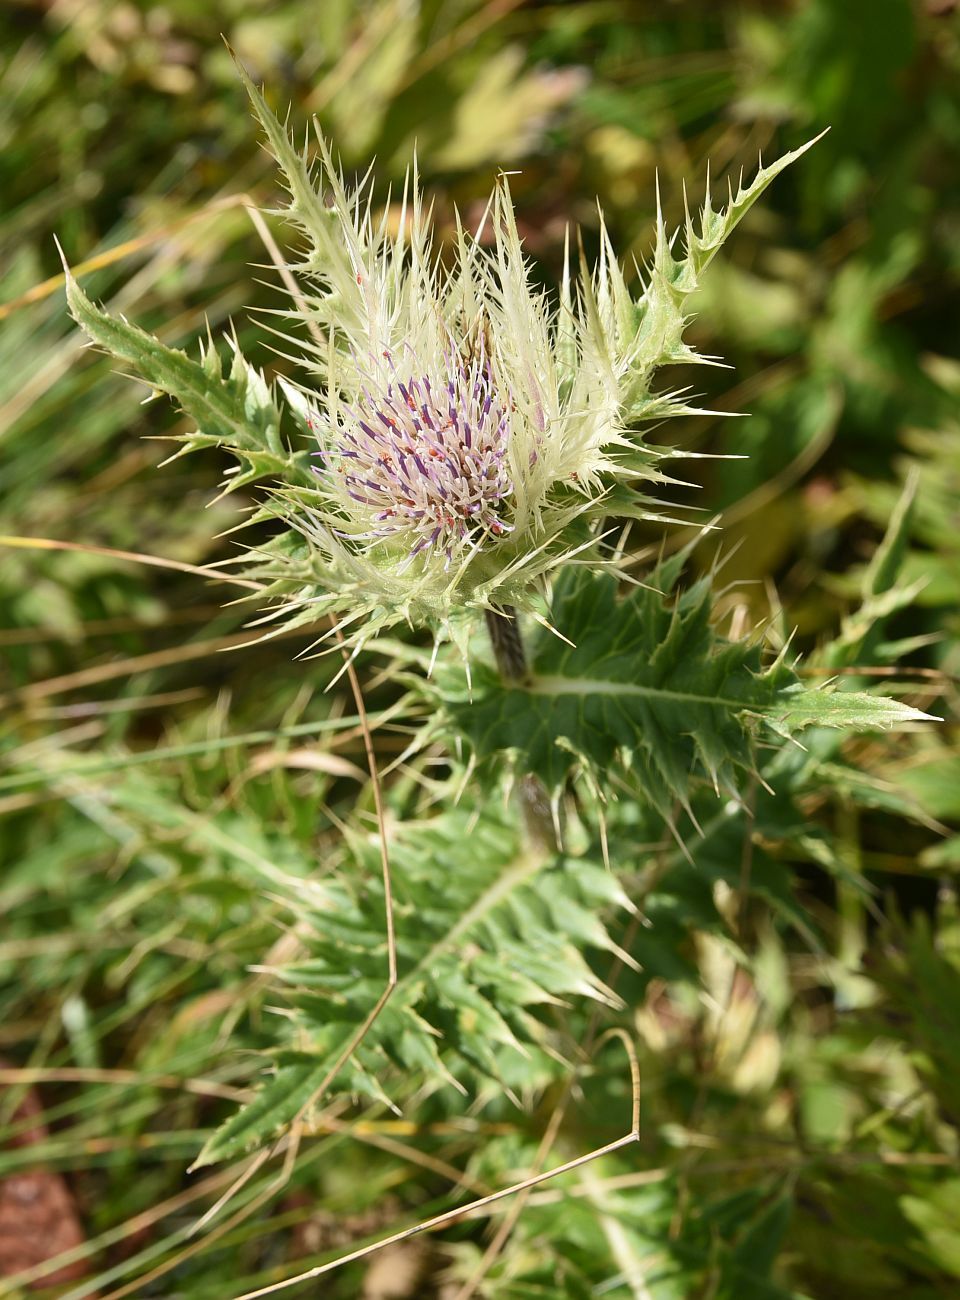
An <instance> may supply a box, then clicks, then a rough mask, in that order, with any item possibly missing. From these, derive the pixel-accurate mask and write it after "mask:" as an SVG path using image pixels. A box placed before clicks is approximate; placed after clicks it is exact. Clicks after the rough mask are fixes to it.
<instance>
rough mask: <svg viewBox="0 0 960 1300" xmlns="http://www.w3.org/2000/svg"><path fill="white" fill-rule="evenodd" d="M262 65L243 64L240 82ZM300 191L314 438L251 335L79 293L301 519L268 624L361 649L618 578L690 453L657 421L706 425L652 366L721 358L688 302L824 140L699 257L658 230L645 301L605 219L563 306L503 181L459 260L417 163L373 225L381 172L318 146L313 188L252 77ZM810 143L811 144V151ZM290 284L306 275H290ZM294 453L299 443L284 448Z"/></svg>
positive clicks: (299, 301) (724, 218)
mask: <svg viewBox="0 0 960 1300" xmlns="http://www.w3.org/2000/svg"><path fill="white" fill-rule="evenodd" d="M241 75H243V74H241ZM244 80H245V83H246V85H247V89H248V91H249V93H250V97H251V100H252V103H253V106H254V109H255V111H256V113H257V116H258V117H259V119H260V122H261V124H262V126H263V129H264V131H265V133H266V137H267V142H268V145H269V148H270V150H271V151H272V153H273V154H274V156H275V157H276V159H277V161H278V162H279V164H280V166H281V168H282V171H283V174H284V177H285V181H286V185H287V188H288V190H289V192H290V202H289V204H288V206H287V207H286V208H285V210H284V211H285V215H286V217H287V218H288V219H289V220H290V221H291V222H292V223H294V225H295V226H296V227H298V228H299V231H300V232H301V234H302V236H303V237H304V240H305V245H306V246H305V248H304V249H303V251H302V256H301V259H300V261H299V262H298V263H296V264H294V265H293V266H291V267H289V268H286V270H287V271H288V273H290V274H291V275H292V276H295V277H296V286H297V287H296V288H293V289H292V292H291V301H290V305H289V308H288V311H287V312H285V313H284V316H285V318H286V319H285V323H284V327H283V328H282V329H281V330H280V331H279V332H280V334H281V338H282V339H283V348H284V349H285V351H286V353H287V355H288V356H289V358H290V359H291V360H292V361H293V362H294V365H295V378H292V379H285V380H281V381H280V382H281V385H282V388H283V392H284V395H285V397H286V398H287V402H288V404H289V407H290V408H291V411H292V413H293V416H294V418H295V420H296V422H297V424H298V426H299V427H298V428H297V429H296V431H295V432H294V433H293V434H292V437H290V435H287V436H286V437H285V436H284V435H283V434H282V433H281V415H280V411H279V409H278V407H277V405H276V403H275V399H274V395H273V393H272V392H271V390H270V388H269V387H268V385H267V384H266V383H265V382H264V380H263V377H262V376H261V375H260V373H259V372H258V371H256V370H254V369H253V368H252V367H251V366H249V365H248V363H247V362H246V361H245V360H244V358H243V357H242V356H241V355H240V353H239V350H238V349H237V348H236V345H235V344H234V345H233V346H234V353H235V355H234V361H233V366H232V370H231V373H230V375H229V376H228V377H227V378H224V377H223V376H222V374H221V370H220V362H219V358H218V356H217V354H216V352H215V350H214V349H213V348H212V346H211V347H209V348H208V349H207V351H206V353H205V355H204V358H203V360H202V362H200V363H197V362H194V361H192V360H191V359H190V358H189V357H187V356H186V355H185V354H184V353H182V352H179V351H176V350H173V349H170V348H166V347H164V346H163V345H162V344H160V343H159V342H158V341H157V340H155V339H153V338H151V337H150V336H149V335H147V334H145V333H144V332H143V331H141V330H139V329H137V328H136V327H135V326H133V325H130V324H129V323H127V322H126V321H123V320H116V319H113V318H111V317H110V316H109V315H107V314H106V313H105V312H103V311H102V310H100V309H99V308H97V307H96V306H95V305H94V304H92V303H91V302H90V301H89V300H88V299H87V298H86V297H85V295H84V294H83V293H82V291H81V290H80V288H79V287H78V285H77V284H76V283H75V282H74V281H73V280H68V296H69V302H70V306H71V310H72V312H73V314H74V316H75V318H76V319H77V320H78V322H79V323H80V324H81V325H82V326H83V328H84V329H85V330H86V331H87V333H88V334H89V335H90V337H91V338H92V339H93V340H94V341H95V342H97V343H99V344H101V345H102V346H104V347H105V348H107V349H108V350H109V351H111V352H112V353H114V355H117V356H119V357H121V358H123V359H124V360H126V361H128V362H130V363H131V364H132V365H133V366H134V367H135V368H136V369H137V370H138V372H139V373H140V374H141V375H142V376H143V377H144V378H145V379H146V380H147V381H148V382H149V383H150V384H151V385H152V386H153V388H154V389H155V390H158V391H162V392H165V393H168V394H169V395H171V396H172V397H173V398H174V399H175V400H177V401H178V402H179V403H180V405H181V406H182V407H183V408H184V410H185V411H186V412H187V414H188V415H190V416H191V417H192V418H193V419H194V420H196V422H197V425H198V430H197V432H196V433H195V434H192V435H188V436H187V437H186V439H185V440H184V441H185V448H184V450H192V449H194V448H196V447H199V446H204V445H210V444H220V445H223V446H226V447H228V448H230V449H231V450H232V451H233V452H234V453H235V454H236V456H237V457H238V459H239V460H240V462H241V469H240V472H239V473H238V474H236V475H235V476H233V477H232V478H231V479H230V480H229V481H228V485H227V486H228V488H229V489H233V488H235V487H236V486H237V485H238V484H240V483H244V484H246V483H250V482H252V481H264V482H266V483H268V484H269V486H270V489H271V490H270V492H269V494H268V495H267V497H266V498H265V500H264V502H263V505H262V509H261V512H260V514H259V515H258V516H257V517H258V518H259V517H263V515H264V514H267V515H273V516H279V517H281V518H282V519H284V520H285V521H286V523H287V524H288V525H289V530H288V531H287V533H286V535H285V536H284V537H281V538H280V539H279V540H278V541H277V542H275V543H274V544H273V545H271V546H270V547H268V548H267V549H266V550H263V549H258V551H257V553H256V555H255V556H254V557H253V558H252V559H251V562H250V568H251V570H252V571H253V572H254V573H255V574H256V576H258V577H259V578H260V579H261V581H262V582H263V583H264V584H265V594H264V599H265V600H266V601H267V602H268V603H269V606H270V609H269V613H268V614H267V615H266V617H265V621H266V622H267V623H268V624H273V625H274V626H275V627H277V628H278V629H279V628H283V627H288V626H290V625H291V624H292V623H306V622H312V621H314V620H316V619H318V618H319V617H321V616H323V615H328V614H329V615H333V616H334V620H335V621H336V623H337V625H338V626H339V627H341V628H342V629H343V632H344V635H345V636H346V637H347V639H348V640H349V641H350V642H351V643H352V644H353V645H355V646H357V647H359V646H360V645H362V644H363V642H364V641H366V640H368V639H369V638H371V637H372V636H375V635H376V634H378V633H381V632H382V631H383V630H384V629H385V628H387V627H389V626H391V625H393V624H396V623H399V622H407V623H410V624H413V625H426V626H428V627H430V628H431V629H432V631H433V632H434V635H435V637H436V638H437V639H438V640H440V639H443V638H445V637H448V636H451V635H452V636H453V638H454V639H455V640H457V641H458V642H462V640H463V638H461V637H460V635H459V629H460V627H461V626H462V624H463V623H464V619H463V615H464V614H469V612H470V611H471V610H479V609H497V608H501V607H503V606H514V607H516V609H518V610H520V611H524V610H537V609H538V608H539V607H541V606H542V601H541V600H540V598H541V597H542V594H543V592H544V590H545V588H546V586H547V583H548V579H549V578H550V576H551V575H553V574H554V573H555V571H556V570H557V569H558V568H559V567H560V566H561V565H563V564H564V563H566V562H567V561H569V560H570V558H571V557H572V556H574V555H577V556H579V557H580V559H581V561H582V562H586V563H588V564H590V565H591V566H593V567H596V568H598V569H599V568H606V569H610V568H614V569H615V568H616V565H617V554H616V552H615V551H611V550H610V548H608V549H607V550H606V552H605V553H604V554H603V555H602V556H601V554H600V553H599V551H598V548H597V547H596V541H597V538H598V537H599V536H600V535H602V533H603V527H604V525H603V521H604V519H606V518H609V517H610V516H611V515H614V516H616V517H617V518H620V519H623V518H630V517H643V518H648V519H649V518H653V519H656V518H662V517H663V516H662V515H661V514H659V513H658V511H657V508H656V506H655V504H654V502H652V500H651V499H650V497H649V496H648V495H647V491H646V490H647V489H648V488H649V486H650V485H655V484H656V485H662V484H666V483H669V482H670V478H669V476H668V475H667V474H666V473H665V472H664V469H663V462H664V461H665V459H667V458H668V457H671V456H673V455H676V454H677V453H675V452H672V451H667V450H664V449H662V448H657V447H655V446H652V445H650V444H648V443H646V442H645V441H644V438H643V435H642V433H641V432H640V431H639V430H638V426H639V425H641V424H642V423H643V422H644V421H648V420H651V419H656V420H658V421H659V420H662V419H664V418H665V417H670V416H678V415H685V414H690V413H691V411H692V409H693V408H691V407H690V406H689V405H688V404H687V402H686V401H685V400H684V397H683V395H682V394H681V393H677V392H655V391H654V390H653V387H652V383H653V378H654V375H655V372H656V371H657V370H658V368H660V367H661V366H667V365H671V364H675V363H679V362H684V363H689V362H694V361H708V360H709V359H707V358H702V357H699V356H698V355H697V354H696V353H695V352H694V351H693V350H692V349H691V348H690V347H689V346H688V345H687V344H686V343H685V342H684V341H683V330H684V326H685V325H686V323H687V322H688V320H689V315H688V314H687V303H688V300H689V298H690V295H691V294H693V293H694V291H695V290H696V289H697V287H698V284H699V282H700V277H701V275H702V273H703V272H704V270H705V269H706V267H707V266H708V265H709V263H710V261H711V260H712V258H713V256H714V254H715V253H716V252H717V251H718V249H719V248H720V247H721V245H722V244H723V242H724V240H725V239H726V238H727V236H728V235H729V234H730V233H731V231H732V230H733V229H734V227H735V226H736V224H737V223H738V221H739V220H740V219H741V217H743V215H744V214H745V213H746V212H747V211H748V209H749V208H750V207H751V205H752V204H753V203H754V202H755V200H756V199H757V198H758V197H759V196H760V194H761V193H762V192H763V191H764V190H765V189H766V187H767V186H768V185H769V184H770V182H771V181H772V180H773V179H774V177H775V176H777V175H778V174H779V172H781V171H782V170H783V169H784V167H786V166H787V165H788V164H789V163H791V162H792V161H794V159H796V158H797V157H798V156H799V155H800V154H801V153H803V152H804V150H805V149H806V148H809V145H805V146H803V148H801V149H798V150H795V151H793V152H792V153H788V154H786V155H785V156H784V157H782V158H781V159H779V161H777V162H776V163H774V164H773V165H772V166H769V167H763V166H761V167H760V170H759V171H758V173H757V175H756V177H755V178H754V180H753V182H752V183H751V184H749V185H747V186H744V185H742V184H741V185H740V186H739V188H738V189H737V190H736V192H734V191H733V190H732V189H731V190H730V193H729V202H728V203H727V205H726V207H724V208H721V209H715V208H714V207H713V205H712V202H711V199H710V196H709V189H708V193H707V197H706V200H705V202H704V205H703V207H702V209H701V211H700V216H699V221H698V222H696V223H695V222H694V220H693V218H691V217H690V215H689V214H688V215H687V219H686V223H685V229H684V231H683V234H682V242H683V253H682V255H679V256H675V255H674V252H673V251H672V249H673V245H674V242H675V241H674V240H673V239H672V238H671V237H670V236H669V235H668V233H667V229H666V227H665V225H664V222H663V220H662V218H660V217H658V221H657V229H656V244H655V250H654V253H653V257H652V261H651V264H650V267H649V269H648V274H647V276H646V280H645V283H642V284H640V286H639V291H638V292H636V293H634V292H632V291H631V289H630V288H629V287H628V283H627V280H626V278H625V276H624V274H623V271H622V270H621V267H620V265H619V263H618V261H617V258H616V255H615V253H614V250H613V248H612V247H611V244H610V241H609V239H608V237H607V234H606V231H605V229H604V228H603V226H602V223H601V230H600V255H599V260H598V263H597V265H596V267H595V268H594V269H593V271H592V272H591V270H590V269H589V268H588V267H587V265H586V263H585V261H584V259H583V257H582V255H581V257H580V259H579V261H580V265H579V271H578V273H574V271H573V270H572V268H571V265H570V262H571V259H570V257H569V256H568V258H567V265H566V270H565V273H564V277H563V282H562V286H561V290H560V294H559V299H558V300H557V301H553V300H551V298H550V297H549V296H548V295H547V294H545V293H544V292H543V291H542V290H541V289H539V288H538V287H537V286H536V285H535V284H534V283H533V282H532V280H531V277H530V274H529V268H528V265H527V262H526V260H525V257H524V253H523V249H522V245H521V240H520V237H519V235H518V233H517V226H516V222H515V219H514V213H513V207H512V202H511V198H510V192H509V188H508V185H507V182H506V180H505V179H503V180H501V182H500V183H499V184H498V186H497V188H496V190H495V192H494V194H493V196H492V198H491V200H490V203H489V205H488V208H487V212H486V215H485V218H484V222H483V224H482V228H481V229H480V230H478V231H476V232H474V233H472V234H471V233H469V232H468V231H467V230H466V229H465V228H464V227H463V225H462V224H461V223H459V222H458V225H457V232H456V239H455V243H454V246H453V248H452V249H450V250H447V252H446V255H445V258H444V259H441V257H440V255H439V252H438V250H437V248H436V247H435V245H434V242H433V236H432V225H431V215H430V213H429V211H428V210H425V208H424V206H423V201H422V197H421V194H420V190H419V186H418V182H417V176H416V170H415V169H414V170H413V172H412V173H411V175H410V176H409V177H408V182H407V184H406V186H405V188H404V193H403V196H402V200H401V202H400V204H399V211H398V209H397V206H396V205H394V206H391V205H390V204H387V205H386V206H385V207H384V208H383V210H382V213H381V214H380V215H378V214H377V208H376V207H375V198H374V194H373V190H372V186H371V185H370V184H369V183H368V180H364V181H363V182H361V184H360V185H359V187H358V188H357V189H355V190H354V191H352V192H351V191H349V190H348V189H347V188H346V186H345V183H344V180H343V177H342V175H341V173H340V171H339V169H338V168H337V166H336V164H335V162H334V160H333V157H332V155H331V152H330V149H329V146H328V144H327V142H326V141H325V140H324V139H323V137H322V136H320V135H319V133H318V142H319V153H320V170H319V174H318V175H317V176H316V177H315V176H314V175H313V174H312V172H311V169H310V167H309V165H308V163H307V161H306V160H305V157H304V156H302V155H301V154H300V152H298V151H297V150H296V149H295V148H294V147H293V145H292V144H291V141H290V138H289V136H288V134H287V131H286V129H285V128H284V127H283V126H282V125H281V124H280V123H279V122H278V121H277V119H276V118H275V117H274V115H273V114H272V113H271V112H270V110H269V108H268V107H267V105H266V102H265V100H264V98H263V96H262V95H261V94H260V92H259V91H258V90H257V89H256V87H255V86H253V85H252V83H251V82H250V81H249V79H248V78H246V77H245V76H244ZM810 143H813V142H812V141H811V142H810ZM291 284H292V282H291ZM288 438H289V441H290V443H291V444H292V446H293V447H294V448H295V450H293V451H291V450H290V446H289V445H288V441H287V439H288Z"/></svg>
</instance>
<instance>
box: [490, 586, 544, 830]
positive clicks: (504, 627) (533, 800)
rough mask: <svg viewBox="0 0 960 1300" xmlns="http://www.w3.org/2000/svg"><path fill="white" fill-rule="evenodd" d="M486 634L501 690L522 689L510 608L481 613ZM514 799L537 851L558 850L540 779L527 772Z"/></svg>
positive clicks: (521, 655) (523, 663) (522, 667)
mask: <svg viewBox="0 0 960 1300" xmlns="http://www.w3.org/2000/svg"><path fill="white" fill-rule="evenodd" d="M484 613H485V614H486V619H487V631H488V633H489V634H490V644H491V646H492V647H493V657H494V659H495V660H496V661H497V668H498V669H499V670H500V677H501V680H502V681H503V683H504V685H505V686H513V685H522V684H523V683H524V682H526V681H527V680H528V678H529V675H530V670H529V668H528V666H527V655H526V651H525V650H524V646H523V637H522V636H521V635H520V620H519V619H518V617H517V611H516V610H515V609H514V607H513V606H512V605H503V606H502V607H500V608H491V609H487V610H485V611H484ZM517 797H518V800H519V803H520V810H521V812H522V814H523V821H524V825H525V826H526V828H527V834H528V836H529V837H530V839H531V841H532V842H533V844H534V845H535V846H536V847H537V848H538V849H541V850H545V851H547V852H554V851H555V850H556V849H557V848H559V843H558V836H557V829H556V827H555V826H554V822H553V813H552V810H551V807H550V796H549V794H548V793H547V791H546V788H545V786H544V784H543V782H542V781H541V780H540V778H539V777H538V776H536V775H534V773H533V772H527V773H525V774H524V775H523V776H521V777H520V780H519V781H518V783H517Z"/></svg>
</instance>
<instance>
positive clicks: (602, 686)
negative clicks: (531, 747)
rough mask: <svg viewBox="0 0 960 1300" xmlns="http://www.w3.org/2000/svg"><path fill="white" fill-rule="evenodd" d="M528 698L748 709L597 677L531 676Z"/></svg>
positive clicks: (736, 702) (741, 703)
mask: <svg viewBox="0 0 960 1300" xmlns="http://www.w3.org/2000/svg"><path fill="white" fill-rule="evenodd" d="M525 689H526V691H527V692H528V693H529V694H530V695H628V696H646V697H648V698H651V699H660V700H674V701H676V702H677V703H678V704H708V705H713V706H717V705H720V706H725V707H726V708H728V709H749V708H750V707H751V706H750V704H749V702H748V701H746V700H728V699H727V698H726V697H725V696H723V695H699V694H697V693H696V692H695V691H676V690H671V689H670V688H669V687H666V686H642V685H641V684H640V683H639V682H615V681H609V680H606V679H603V678H597V677H535V678H534V679H533V680H532V681H531V682H530V683H529V685H528V686H526V687H525Z"/></svg>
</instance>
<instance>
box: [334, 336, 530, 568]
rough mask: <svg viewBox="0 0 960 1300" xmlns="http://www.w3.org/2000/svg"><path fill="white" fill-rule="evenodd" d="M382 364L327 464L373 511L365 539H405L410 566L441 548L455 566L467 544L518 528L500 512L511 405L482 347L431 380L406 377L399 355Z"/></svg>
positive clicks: (451, 355)
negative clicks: (456, 551) (423, 553)
mask: <svg viewBox="0 0 960 1300" xmlns="http://www.w3.org/2000/svg"><path fill="white" fill-rule="evenodd" d="M382 359H383V362H384V366H383V367H380V366H379V365H378V366H377V367H375V370H378V371H379V372H380V375H381V376H382V378H380V379H378V378H376V377H375V375H374V374H373V373H371V371H370V369H368V370H367V371H366V373H365V376H364V377H365V382H364V383H363V385H362V387H361V395H360V397H359V398H358V399H357V401H356V402H355V404H354V405H353V406H351V407H346V408H344V411H343V417H342V420H341V425H340V431H339V436H338V439H337V441H338V447H337V449H336V451H335V453H334V455H333V456H331V457H329V458H328V463H331V466H332V468H333V470H334V472H335V473H338V474H340V475H342V484H343V487H344V489H345V491H346V493H347V495H348V496H349V497H350V498H351V499H352V500H353V501H355V502H357V503H358V504H359V505H361V506H364V507H366V508H367V509H368V510H370V511H371V513H372V526H371V528H370V530H369V532H367V533H364V534H360V536H364V537H369V538H379V537H396V538H398V539H399V538H404V539H407V540H408V541H409V544H410V553H409V557H408V561H407V562H409V560H412V559H413V558H414V557H415V556H416V555H418V554H419V553H420V552H421V551H423V550H425V549H426V548H427V547H436V548H437V549H439V550H442V551H443V552H445V553H446V557H447V564H448V565H449V563H450V561H451V559H452V558H453V553H454V549H455V548H457V547H458V545H459V544H462V543H464V542H467V543H479V542H481V541H482V540H483V539H484V535H490V536H493V537H500V536H502V535H503V534H504V533H506V532H509V531H510V525H509V524H508V523H507V522H506V521H505V520H504V518H503V517H502V516H503V510H502V506H501V502H502V501H503V500H504V498H505V497H508V496H509V495H510V494H511V493H512V491H513V484H512V482H511V479H510V474H509V466H508V464H507V449H508V442H509V437H510V404H509V402H508V401H504V399H503V398H502V397H501V396H500V394H499V393H498V392H497V388H496V382H495V379H494V376H493V373H492V369H491V366H490V362H489V360H488V358H487V357H486V355H485V352H484V350H483V347H482V344H481V346H480V347H479V348H478V349H477V350H476V352H475V354H474V356H473V357H472V358H471V359H470V360H469V361H464V359H463V358H462V357H461V356H460V354H459V352H458V351H457V350H456V349H455V348H454V347H453V346H452V345H451V347H450V349H449V351H448V352H447V354H446V368H445V373H442V374H441V375H439V376H434V377H433V378H431V377H430V376H428V375H425V374H421V375H419V376H418V375H416V374H411V373H409V372H408V371H407V370H404V371H403V372H402V373H403V378H401V372H400V371H399V370H398V368H397V366H396V364H395V362H394V359H393V356H392V355H391V354H390V353H386V352H385V353H384V354H383V358H382ZM410 368H411V369H413V368H415V363H414V365H412V366H411V367H410ZM354 536H357V534H354Z"/></svg>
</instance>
